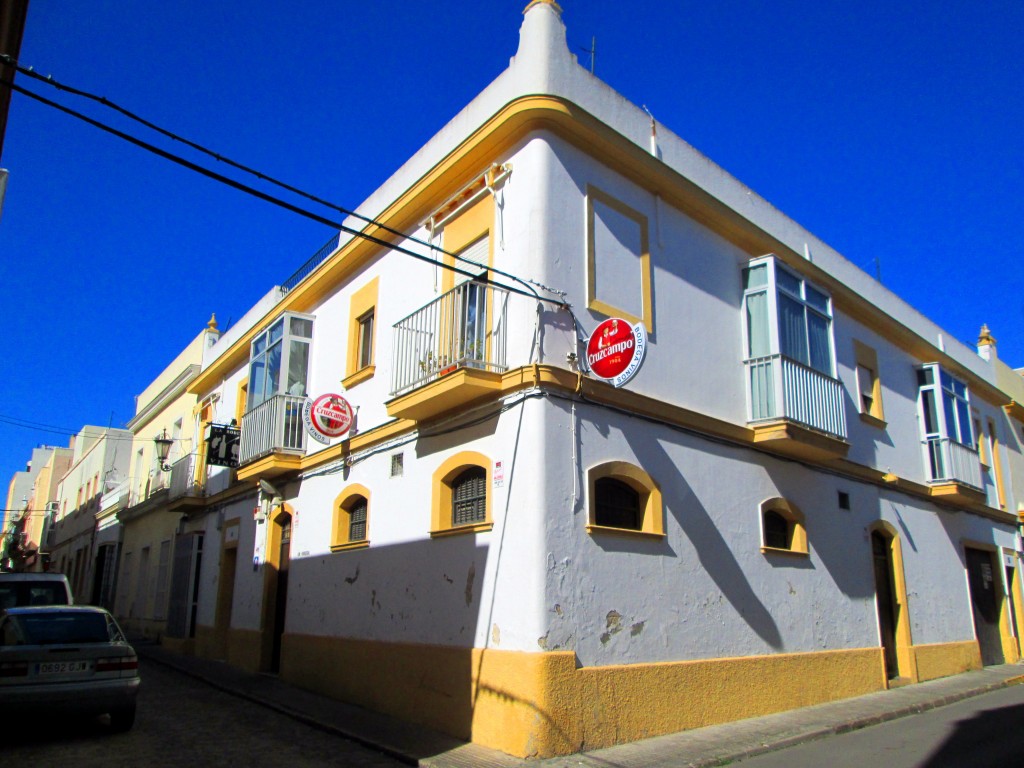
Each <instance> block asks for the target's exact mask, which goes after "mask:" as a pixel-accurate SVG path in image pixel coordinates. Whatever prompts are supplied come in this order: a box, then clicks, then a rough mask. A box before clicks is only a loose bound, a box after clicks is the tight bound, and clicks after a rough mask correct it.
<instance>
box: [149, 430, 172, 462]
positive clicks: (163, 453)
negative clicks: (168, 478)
mask: <svg viewBox="0 0 1024 768" xmlns="http://www.w3.org/2000/svg"><path fill="white" fill-rule="evenodd" d="M153 442H154V443H156V460H157V461H158V462H159V463H160V469H161V470H162V471H164V472H170V471H171V465H170V464H168V463H167V457H168V456H169V455H170V453H171V446H172V445H174V441H173V440H172V439H171V438H169V437H168V436H167V430H166V429H165V430H163V432H162V433H161V434H160V436H159V437H154V438H153Z"/></svg>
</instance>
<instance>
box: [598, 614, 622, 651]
mask: <svg viewBox="0 0 1024 768" xmlns="http://www.w3.org/2000/svg"><path fill="white" fill-rule="evenodd" d="M604 623H605V629H606V630H607V631H606V632H604V633H603V634H602V635H601V644H602V645H606V644H607V643H608V641H609V640H611V639H612V636H613V635H617V634H618V633H619V632H621V631H622V614H621V613H619V612H618V611H608V615H607V616H605V619H604Z"/></svg>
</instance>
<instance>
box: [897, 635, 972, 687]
mask: <svg viewBox="0 0 1024 768" xmlns="http://www.w3.org/2000/svg"><path fill="white" fill-rule="evenodd" d="M913 653H914V663H915V664H916V666H917V675H918V680H919V681H920V682H922V683H923V682H925V681H926V680H935V679H936V678H939V677H949V676H950V675H959V674H960V673H961V672H969V671H970V670H972V669H981V649H980V647H979V646H978V644H977V643H976V642H975V641H974V640H969V641H966V642H961V643H929V644H927V645H915V646H914V647H913Z"/></svg>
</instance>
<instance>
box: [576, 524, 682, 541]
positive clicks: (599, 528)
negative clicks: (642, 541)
mask: <svg viewBox="0 0 1024 768" xmlns="http://www.w3.org/2000/svg"><path fill="white" fill-rule="evenodd" d="M587 533H589V534H591V535H593V534H595V533H611V534H616V535H623V536H641V537H646V538H653V539H663V538H665V534H664V533H662V532H661V531H638V530H636V529H635V528H614V527H612V526H610V525H596V524H595V523H587Z"/></svg>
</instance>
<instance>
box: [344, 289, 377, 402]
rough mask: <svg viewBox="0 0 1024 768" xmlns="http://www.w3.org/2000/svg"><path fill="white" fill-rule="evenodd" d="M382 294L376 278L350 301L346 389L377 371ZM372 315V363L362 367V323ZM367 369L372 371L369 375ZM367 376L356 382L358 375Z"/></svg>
mask: <svg viewBox="0 0 1024 768" xmlns="http://www.w3.org/2000/svg"><path fill="white" fill-rule="evenodd" d="M379 293H380V278H379V277H375V278H373V279H372V280H371V281H370V282H368V283H367V284H366V285H364V286H363V287H362V288H360V289H359V290H357V291H356V292H355V293H353V294H352V298H350V299H349V308H348V356H347V364H346V366H345V380H344V381H343V382H342V384H343V385H344V386H345V388H346V389H348V388H349V387H352V386H355V385H356V384H358V383H359V382H361V381H365V380H366V379H368V378H370V377H371V376H372V375H373V371H374V370H376V365H375V361H376V359H377V338H376V337H377V335H378V334H377V326H378V322H377V321H378V319H379V316H378V313H377V300H378V296H379ZM370 313H373V329H372V330H373V333H372V337H373V338H372V340H371V342H370V362H369V364H368V365H360V364H359V358H360V355H361V354H362V348H361V346H360V340H361V331H362V321H363V319H364V318H366V317H367V316H368V315H369V314H370ZM367 369H370V372H369V374H367ZM360 373H363V374H366V375H363V376H361V377H359V379H358V380H356V376H357V374H360Z"/></svg>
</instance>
